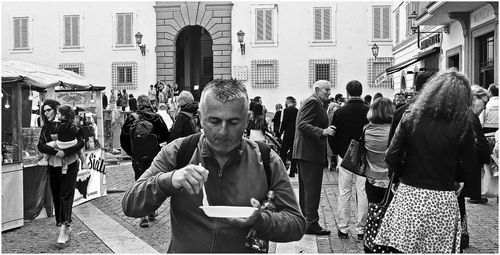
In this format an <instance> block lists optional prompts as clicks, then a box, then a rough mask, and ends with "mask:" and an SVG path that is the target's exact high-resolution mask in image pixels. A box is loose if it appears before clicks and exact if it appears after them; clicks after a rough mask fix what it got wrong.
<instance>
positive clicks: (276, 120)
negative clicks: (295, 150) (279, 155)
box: [271, 104, 283, 139]
mask: <svg viewBox="0 0 500 255" xmlns="http://www.w3.org/2000/svg"><path fill="white" fill-rule="evenodd" d="M275 109H276V113H274V116H273V119H272V120H271V122H272V123H273V132H274V135H275V136H276V138H278V139H280V136H281V135H280V125H281V119H282V115H281V114H282V113H283V112H282V109H283V105H281V104H276V106H275Z"/></svg>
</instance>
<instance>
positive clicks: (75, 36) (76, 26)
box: [71, 16, 80, 46]
mask: <svg viewBox="0 0 500 255" xmlns="http://www.w3.org/2000/svg"><path fill="white" fill-rule="evenodd" d="M71 23H72V24H71V26H72V29H71V32H72V33H71V35H72V41H73V43H72V44H71V45H72V46H80V16H73V17H72V18H71Z"/></svg>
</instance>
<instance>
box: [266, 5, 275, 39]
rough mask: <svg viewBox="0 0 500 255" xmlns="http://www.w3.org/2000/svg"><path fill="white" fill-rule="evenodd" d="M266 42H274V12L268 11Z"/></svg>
mask: <svg viewBox="0 0 500 255" xmlns="http://www.w3.org/2000/svg"><path fill="white" fill-rule="evenodd" d="M265 30H266V39H265V40H266V41H272V40H273V10H272V9H268V10H266V29H265Z"/></svg>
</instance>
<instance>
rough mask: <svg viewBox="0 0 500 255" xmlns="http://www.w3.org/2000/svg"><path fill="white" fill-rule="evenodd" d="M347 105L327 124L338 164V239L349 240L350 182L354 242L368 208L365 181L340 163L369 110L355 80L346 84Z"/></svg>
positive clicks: (362, 234) (365, 119) (357, 135)
mask: <svg viewBox="0 0 500 255" xmlns="http://www.w3.org/2000/svg"><path fill="white" fill-rule="evenodd" d="M346 91H347V98H348V100H347V102H346V103H345V104H344V105H343V106H342V107H340V108H339V109H338V110H337V111H335V113H334V114H333V118H332V122H331V125H333V126H335V127H337V132H336V133H335V136H333V137H330V138H329V142H330V145H331V146H332V145H333V147H332V150H333V153H334V154H337V155H338V156H339V157H338V162H339V167H338V169H339V174H338V176H339V197H338V206H339V208H338V213H339V220H338V223H337V226H338V232H337V234H338V236H339V237H340V238H342V239H346V238H348V237H349V235H348V232H349V229H350V226H349V222H350V219H351V205H350V201H351V196H352V188H353V182H354V183H355V192H356V193H355V195H354V197H355V198H356V199H355V201H356V204H357V206H356V212H355V214H354V215H355V217H356V226H355V228H356V232H357V235H358V240H363V236H364V229H365V224H366V215H367V209H368V201H367V198H366V191H365V182H366V178H365V177H362V176H358V175H355V174H353V173H351V172H349V171H348V170H346V169H345V168H343V167H342V166H341V165H340V163H341V162H342V159H343V158H344V155H345V153H346V151H347V148H348V147H349V144H350V142H351V140H352V139H356V140H358V139H359V137H360V136H361V133H362V132H363V126H364V125H366V124H367V123H368V119H367V118H366V114H367V113H368V110H369V107H368V105H366V104H365V102H364V101H363V99H361V97H360V96H361V94H363V86H362V84H361V83H360V82H359V81H357V80H352V81H350V82H348V83H347V85H346Z"/></svg>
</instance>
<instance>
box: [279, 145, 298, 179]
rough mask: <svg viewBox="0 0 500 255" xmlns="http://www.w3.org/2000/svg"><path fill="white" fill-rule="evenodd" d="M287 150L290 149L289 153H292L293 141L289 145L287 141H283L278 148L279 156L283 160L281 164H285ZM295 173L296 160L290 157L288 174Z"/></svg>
mask: <svg viewBox="0 0 500 255" xmlns="http://www.w3.org/2000/svg"><path fill="white" fill-rule="evenodd" d="M288 151H290V155H293V143H292V144H291V145H290V144H288V143H283V144H282V146H281V149H280V158H281V161H283V164H285V165H286V158H287V155H288ZM296 173H297V162H296V161H295V160H294V159H292V158H291V157H290V174H296Z"/></svg>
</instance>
